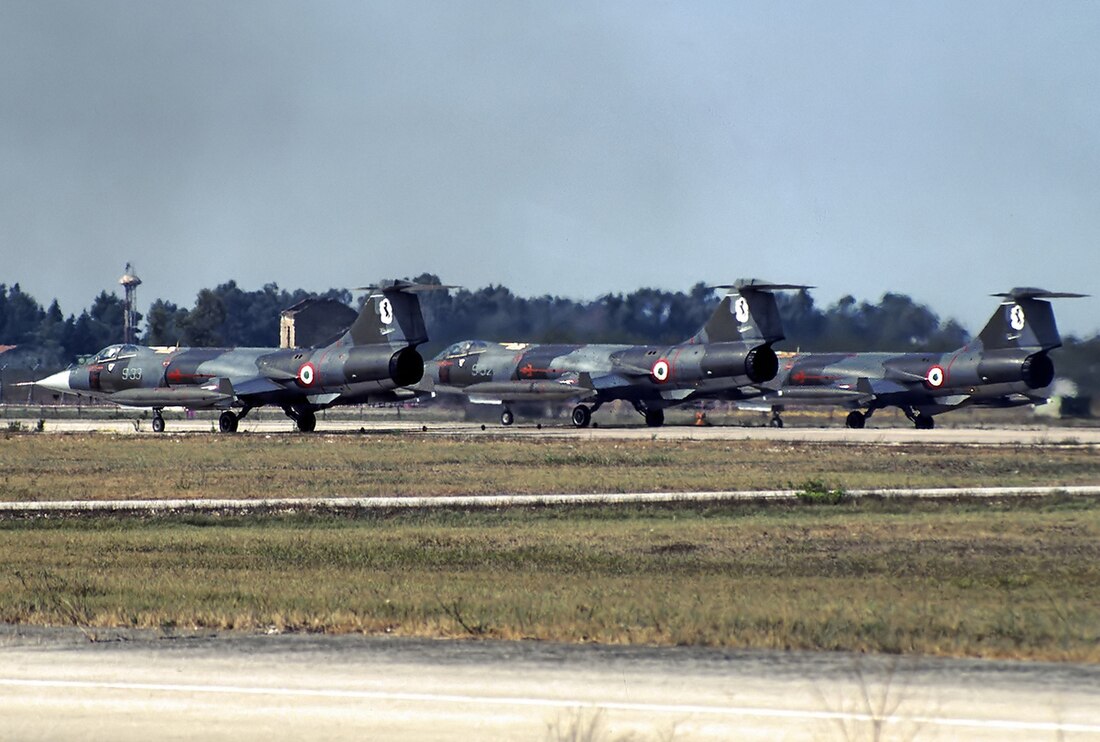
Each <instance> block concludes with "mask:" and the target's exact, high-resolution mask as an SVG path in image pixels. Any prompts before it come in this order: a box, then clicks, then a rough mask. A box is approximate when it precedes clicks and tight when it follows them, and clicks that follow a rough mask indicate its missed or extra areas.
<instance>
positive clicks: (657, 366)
mask: <svg viewBox="0 0 1100 742" xmlns="http://www.w3.org/2000/svg"><path fill="white" fill-rule="evenodd" d="M649 375H650V376H652V377H653V380H654V381H656V382H657V383H658V384H663V383H665V382H666V381H668V377H669V376H671V375H672V367H671V366H669V365H668V361H666V360H665V359H664V358H662V359H661V360H659V361H657V362H656V363H654V364H653V368H651V369H650V370H649Z"/></svg>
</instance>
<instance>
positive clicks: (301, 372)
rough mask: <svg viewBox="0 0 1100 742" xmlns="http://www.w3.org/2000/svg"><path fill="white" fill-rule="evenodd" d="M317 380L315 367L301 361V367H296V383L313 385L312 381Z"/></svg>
mask: <svg viewBox="0 0 1100 742" xmlns="http://www.w3.org/2000/svg"><path fill="white" fill-rule="evenodd" d="M316 380H317V369H315V368H314V367H313V364H312V363H303V364H302V367H301V368H300V369H298V383H299V384H301V385H302V386H313V382H314V381H316Z"/></svg>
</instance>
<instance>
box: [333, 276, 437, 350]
mask: <svg viewBox="0 0 1100 742" xmlns="http://www.w3.org/2000/svg"><path fill="white" fill-rule="evenodd" d="M448 288H451V287H450V286H436V285H426V284H419V283H412V282H411V281H402V280H393V281H383V282H381V283H380V284H379V285H378V286H367V287H363V288H361V289H358V290H360V291H370V292H371V293H370V295H369V296H368V297H367V301H366V303H364V305H363V309H362V311H361V312H360V313H359V317H358V318H357V319H356V320H355V322H354V323H352V325H351V327H350V328H348V331H347V332H346V333H344V335H343V337H341V338H340V340H339V341H338V344H340V345H378V344H386V345H390V346H391V347H411V348H415V347H416V346H418V345H422V344H423V343H426V342H428V331H427V329H426V328H425V326H424V315H423V314H422V313H421V311H420V297H419V296H417V294H418V293H419V292H421V291H433V290H439V289H448Z"/></svg>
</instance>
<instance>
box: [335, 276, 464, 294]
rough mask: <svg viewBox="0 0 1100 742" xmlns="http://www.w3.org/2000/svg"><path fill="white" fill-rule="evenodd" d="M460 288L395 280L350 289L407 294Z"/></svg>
mask: <svg viewBox="0 0 1100 742" xmlns="http://www.w3.org/2000/svg"><path fill="white" fill-rule="evenodd" d="M457 288H461V286H451V285H449V284H439V283H413V282H412V281H405V280H402V279H397V280H393V281H381V282H379V283H378V284H377V285H375V286H359V287H358V288H355V289H352V291H405V292H408V293H416V292H424V291H445V290H447V289H457Z"/></svg>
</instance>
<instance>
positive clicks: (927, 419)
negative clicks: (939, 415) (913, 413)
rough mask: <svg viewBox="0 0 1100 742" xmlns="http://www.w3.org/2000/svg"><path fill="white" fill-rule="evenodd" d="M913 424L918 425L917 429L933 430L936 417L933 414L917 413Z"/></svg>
mask: <svg viewBox="0 0 1100 742" xmlns="http://www.w3.org/2000/svg"><path fill="white" fill-rule="evenodd" d="M913 424H914V425H916V426H917V430H932V428H934V427H936V419H935V418H934V417H932V416H931V415H917V417H916V419H914V420H913Z"/></svg>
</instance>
